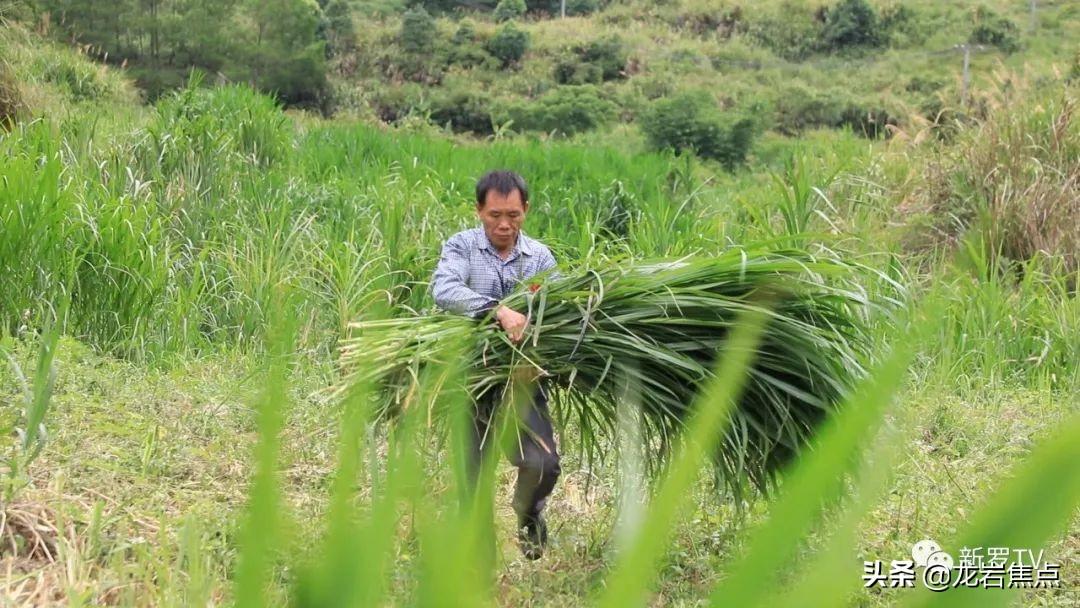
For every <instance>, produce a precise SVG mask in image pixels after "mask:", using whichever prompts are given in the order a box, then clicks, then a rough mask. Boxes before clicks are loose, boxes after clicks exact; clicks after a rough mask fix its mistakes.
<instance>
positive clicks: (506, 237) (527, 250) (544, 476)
mask: <svg viewBox="0 0 1080 608" xmlns="http://www.w3.org/2000/svg"><path fill="white" fill-rule="evenodd" d="M528 211H529V191H528V188H527V186H526V185H525V180H524V179H522V177H521V176H520V175H518V174H517V173H513V172H511V171H491V172H490V173H488V174H486V175H484V176H483V177H482V178H480V181H479V182H477V184H476V215H477V217H478V218H479V219H480V223H481V224H482V226H481V227H479V228H473V229H471V230H465V231H463V232H459V233H457V234H455V235H454V236H452V237H450V239H449V240H447V241H446V243H445V244H444V245H443V250H442V257H441V258H440V259H439V265H438V267H437V268H436V270H435V277H434V279H433V280H432V293H433V295H434V296H435V303H436V304H437V305H438V306H439V307H440V308H442V309H444V310H448V311H451V312H455V313H459V314H464V315H468V316H471V317H474V318H478V319H479V318H484V317H486V316H487V315H488V314H489V313H492V311H494V313H493V315H494V317H495V319H496V321H497V322H498V323H499V325H500V326H501V327H502V328H503V330H505V331H506V333H507V335H508V336H509V338H510V339H511V340H513V341H514V342H520V341H521V340H522V338H523V337H524V332H525V326H526V318H525V315H523V314H521V313H520V312H518V311H516V310H512V309H510V308H508V307H506V306H503V305H502V304H501V303H500V301H501V300H502V299H503V298H505V297H506V296H508V295H510V293H511V292H512V291H513V290H514V287H515V285H516V284H518V283H520V282H521V281H524V280H526V279H528V278H529V277H532V276H533V275H536V274H538V273H541V272H544V271H545V270H549V269H551V268H554V267H555V258H554V257H553V256H552V255H551V251H550V250H549V249H548V248H547V247H546V246H545V245H544V244H543V243H540V242H539V241H536V240H533V239H531V238H529V237H527V236H525V234H523V233H522V232H521V226H522V224H524V223H525V215H526V213H528ZM503 399H504V391H503V390H489V391H487V392H486V393H484V394H483V395H481V396H480V397H479V398H478V399H477V402H476V410H475V413H474V416H473V425H472V426H473V431H474V433H473V434H472V436H471V437H470V441H471V443H470V450H469V467H470V472H469V473H470V477H471V478H472V479H473V480H474V481H475V479H476V476H477V474H478V473H479V469H480V462H481V459H482V456H483V454H484V451H485V449H486V448H487V447H488V446H490V445H491V443H492V442H494V441H495V439H494V437H491V436H489V435H491V433H490V431H491V422H492V416H493V414H494V411H495V408H496V406H497V405H498V404H499V402H500V401H503ZM505 452H506V456H507V458H508V459H509V460H510V462H511V463H512V464H513V465H514V466H516V467H517V469H518V478H517V488H516V490H515V491H514V503H513V504H514V511H515V512H517V515H518V539H519V540H520V541H521V550H522V552H523V553H524V554H525V557H526V558H528V559H539V558H540V557H541V556H542V555H543V552H544V546H545V545H546V543H547V524H546V523H545V521H544V517H543V514H542V513H543V510H544V505H545V503H546V502H547V497H548V495H550V494H551V491H552V490H553V489H554V488H555V481H556V480H557V479H558V477H559V472H560V469H559V453H558V451H557V450H556V446H555V434H554V431H553V429H552V426H551V419H550V417H549V415H548V406H547V395H546V394H545V393H544V389H543V388H542V387H541V386H539V385H537V387H536V391H535V393H534V395H533V399H532V403H531V404H530V405H529V406H528V407H526V408H523V410H522V413H521V416H520V423H519V424H518V425H517V432H516V437H514V438H513V440H511V441H510V442H508V444H507V447H506V449H505Z"/></svg>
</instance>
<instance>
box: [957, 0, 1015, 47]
mask: <svg viewBox="0 0 1080 608" xmlns="http://www.w3.org/2000/svg"><path fill="white" fill-rule="evenodd" d="M968 40H969V41H970V42H974V43H975V44H988V45H991V46H996V47H997V48H999V49H1001V50H1002V51H1005V52H1006V53H1012V52H1015V51H1016V50H1017V49H1019V48H1020V42H1019V38H1018V31H1017V28H1016V24H1015V23H1013V22H1012V21H1009V20H1008V19H1006V18H1005V17H1001V16H998V14H997V13H995V12H994V11H992V10H990V9H988V8H986V7H985V6H980V7H979V8H978V9H976V10H975V28H974V29H972V30H971V36H970V37H969V38H968Z"/></svg>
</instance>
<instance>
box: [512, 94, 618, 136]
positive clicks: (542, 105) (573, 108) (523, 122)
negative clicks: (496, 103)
mask: <svg viewBox="0 0 1080 608" xmlns="http://www.w3.org/2000/svg"><path fill="white" fill-rule="evenodd" d="M616 112H617V108H616V106H615V104H614V103H612V102H610V101H608V100H606V99H603V98H602V97H600V94H599V91H598V90H597V88H596V87H594V86H591V85H585V86H575V87H558V88H556V89H555V90H553V91H551V92H549V93H547V94H546V95H544V96H543V97H541V98H540V99H539V100H538V101H536V102H533V103H531V104H527V105H518V106H515V107H511V108H510V110H509V111H508V116H506V117H505V118H508V119H510V120H513V121H514V122H513V125H512V126H511V128H513V129H514V130H516V131H543V132H545V133H552V132H556V133H561V134H563V135H573V134H575V133H581V132H584V131H589V130H592V129H595V128H596V127H598V126H600V125H602V124H605V123H608V122H611V121H612V120H613V119H614V118H615V115H616Z"/></svg>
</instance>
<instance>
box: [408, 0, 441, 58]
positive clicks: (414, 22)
mask: <svg viewBox="0 0 1080 608" xmlns="http://www.w3.org/2000/svg"><path fill="white" fill-rule="evenodd" d="M436 33H437V30H436V28H435V19H433V18H432V17H431V15H429V14H428V12H427V11H426V10H424V7H422V6H414V7H413V8H410V9H409V10H407V11H405V15H403V16H402V18H401V36H400V40H401V48H402V49H403V50H404V51H405V52H406V53H409V54H412V55H423V54H425V53H430V52H431V51H432V49H433V48H434V46H435V34H436Z"/></svg>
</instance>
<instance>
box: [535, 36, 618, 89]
mask: <svg viewBox="0 0 1080 608" xmlns="http://www.w3.org/2000/svg"><path fill="white" fill-rule="evenodd" d="M626 61H627V52H626V48H625V47H624V45H623V43H622V40H621V39H619V37H618V36H610V37H607V38H602V39H600V40H594V41H592V42H590V43H588V44H585V45H579V46H577V47H575V48H574V49H573V51H572V53H571V54H570V55H569V56H567V57H564V58H563V59H560V60H559V61H558V62H556V64H555V69H554V71H553V74H552V75H553V76H554V78H555V82H558V83H559V84H586V83H593V84H599V83H601V82H605V81H608V80H615V79H619V78H625V76H626V72H625V69H626Z"/></svg>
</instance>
